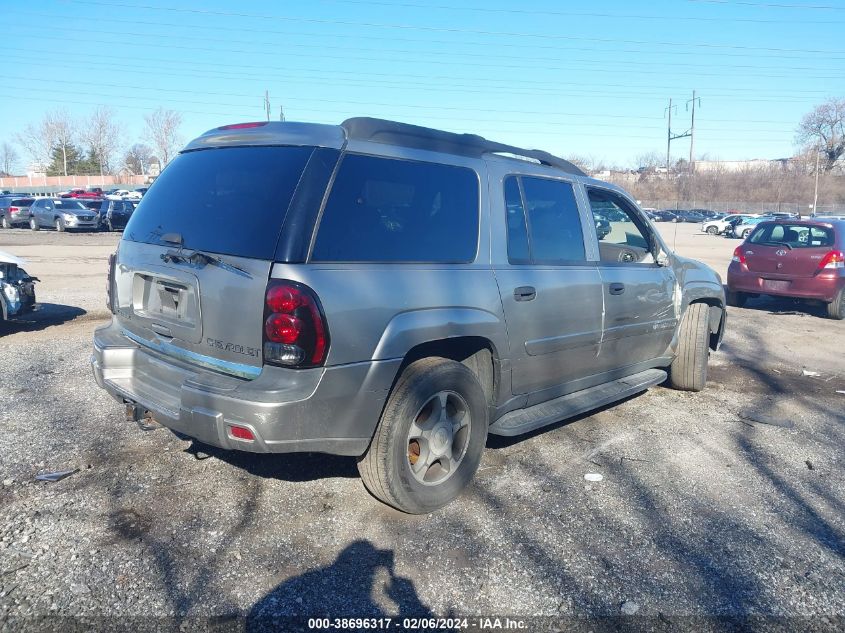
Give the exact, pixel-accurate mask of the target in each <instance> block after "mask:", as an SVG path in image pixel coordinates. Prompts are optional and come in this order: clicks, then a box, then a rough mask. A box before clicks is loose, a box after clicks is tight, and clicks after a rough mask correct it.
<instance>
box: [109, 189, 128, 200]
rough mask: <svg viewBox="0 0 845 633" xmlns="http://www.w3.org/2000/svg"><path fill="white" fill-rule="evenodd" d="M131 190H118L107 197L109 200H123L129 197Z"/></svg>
mask: <svg viewBox="0 0 845 633" xmlns="http://www.w3.org/2000/svg"><path fill="white" fill-rule="evenodd" d="M129 193H130V192H129V189H118V190H117V191H115V192H114V193H110V194H109V195H107V196H106V198H107V199H109V200H123V199H124V198H126V197H127V196H129Z"/></svg>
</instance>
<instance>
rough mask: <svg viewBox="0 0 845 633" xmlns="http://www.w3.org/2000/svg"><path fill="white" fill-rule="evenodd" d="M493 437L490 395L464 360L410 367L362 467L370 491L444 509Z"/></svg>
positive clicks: (411, 506) (410, 505) (415, 509)
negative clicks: (489, 419) (489, 430)
mask: <svg viewBox="0 0 845 633" xmlns="http://www.w3.org/2000/svg"><path fill="white" fill-rule="evenodd" d="M486 441H487V400H486V398H485V395H484V390H483V389H482V387H481V385H480V384H479V382H478V379H477V378H476V377H475V374H473V373H472V371H471V370H470V369H469V368H467V367H466V366H465V365H462V364H461V363H458V362H455V361H451V360H446V359H444V358H424V359H422V360H418V361H416V362H414V363H411V364H410V365H408V367H407V368H406V369H405V371H403V372H402V375H401V376H400V377H399V381H398V382H397V383H396V387H395V388H394V390H393V393H391V395H390V398H389V399H388V401H387V405H386V406H385V408H384V413H383V414H382V417H381V420H380V421H379V424H378V427H377V428H376V432H375V435H374V436H373V439H372V441H371V442H370V446H369V448H368V449H367V452H366V453H365V454H364V456H363V457H361V458H360V459H359V460H358V471H359V472H360V473H361V479H363V481H364V485H365V486H366V487H367V490H369V491H370V493H372V494H373V495H374V496H375V497H377V498H378V499H380V500H381V501H384V502H385V503H387V504H389V505H391V506H393V507H395V508H397V509H399V510H402V511H404V512H409V513H412V514H423V513H426V512H431V511H432V510H436V509H437V508H440V507H443V506H444V505H446V504H447V503H449V502H450V501H452V500H453V499H454V498H455V497H457V496H458V495H459V494H460V492H461V491H462V490H463V489H464V488H465V487H466V486H467V485H468V484H469V482H470V481H472V478H473V476H474V475H475V471H476V470H477V469H478V464H479V462H480V461H481V453H482V451H483V450H484V445H485V443H486Z"/></svg>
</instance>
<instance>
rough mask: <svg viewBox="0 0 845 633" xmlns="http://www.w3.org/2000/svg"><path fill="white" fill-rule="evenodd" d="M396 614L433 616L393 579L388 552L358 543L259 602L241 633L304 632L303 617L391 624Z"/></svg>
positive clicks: (406, 583) (408, 587)
mask: <svg viewBox="0 0 845 633" xmlns="http://www.w3.org/2000/svg"><path fill="white" fill-rule="evenodd" d="M379 598H380V599H379ZM389 603H393V604H392V605H390V604H389ZM395 613H398V614H400V615H401V617H403V618H404V617H424V618H429V617H433V614H432V611H431V610H430V609H429V608H428V607H427V606H426V605H425V604H424V603H423V602H422V600H420V597H419V596H418V595H417V591H416V588H415V587H414V583H413V582H412V581H411V580H410V579H408V578H403V577H401V576H398V575H397V574H396V570H395V563H394V556H393V551H392V550H386V549H378V548H376V547H375V546H374V545H373V544H372V543H370V542H369V541H366V540H358V541H354V542H352V543H350V544H349V545H347V546H346V547H345V548H344V549H343V550H342V551H341V552H340V553H339V554H338V556H337V558H336V559H335V560H334V562H333V563H332V564H330V565H328V566H327V567H321V568H318V569H315V570H313V571H308V572H305V573H303V574H301V575H299V576H295V577H293V578H290V579H288V580H286V581H284V582H283V583H282V584H280V585H278V586H277V587H276V588H275V589H273V590H272V591H270V592H269V593H268V594H267V595H265V596H264V597H263V598H261V599H260V600H259V601H258V602H256V603H255V605H254V606H253V607H252V609H251V610H250V612H249V614H248V615H247V618H246V627H245V630H246V631H248V632H250V633H256V632H260V631H282V630H298V628H297V627H300V626H301V627H302V628H303V630H304V628H305V624H306V622H307V619H308V618H315V617H316V618H329V619H330V620H333V619H335V618H387V617H392V618H394V619H396V616H395V615H392V614H395Z"/></svg>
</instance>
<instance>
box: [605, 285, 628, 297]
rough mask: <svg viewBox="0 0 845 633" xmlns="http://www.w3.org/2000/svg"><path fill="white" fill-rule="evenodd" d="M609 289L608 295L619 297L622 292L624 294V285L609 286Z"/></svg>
mask: <svg viewBox="0 0 845 633" xmlns="http://www.w3.org/2000/svg"><path fill="white" fill-rule="evenodd" d="M609 289H610V294H612V295H621V294H622V293H623V292H625V284H610V286H609Z"/></svg>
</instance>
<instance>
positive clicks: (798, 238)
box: [748, 224, 835, 248]
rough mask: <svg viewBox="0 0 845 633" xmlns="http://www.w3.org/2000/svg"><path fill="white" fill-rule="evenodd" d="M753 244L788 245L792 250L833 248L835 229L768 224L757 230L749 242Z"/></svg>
mask: <svg viewBox="0 0 845 633" xmlns="http://www.w3.org/2000/svg"><path fill="white" fill-rule="evenodd" d="M748 241H749V242H750V243H752V244H761V245H764V246H765V245H767V244H768V245H772V246H778V245H781V244H783V245H786V246H790V247H792V248H823V247H829V246H833V244H834V242H835V235H834V233H833V229H829V228H827V227H823V226H810V225H807V224H767V225H765V226H763V227H761V228H759V229H757V230H756V231H755V232H754V234H753V235H752V236H751V237H750V238H749V240H748Z"/></svg>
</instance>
